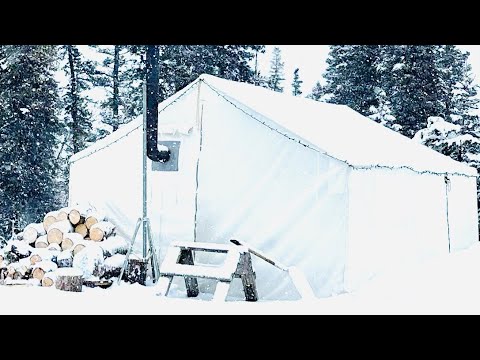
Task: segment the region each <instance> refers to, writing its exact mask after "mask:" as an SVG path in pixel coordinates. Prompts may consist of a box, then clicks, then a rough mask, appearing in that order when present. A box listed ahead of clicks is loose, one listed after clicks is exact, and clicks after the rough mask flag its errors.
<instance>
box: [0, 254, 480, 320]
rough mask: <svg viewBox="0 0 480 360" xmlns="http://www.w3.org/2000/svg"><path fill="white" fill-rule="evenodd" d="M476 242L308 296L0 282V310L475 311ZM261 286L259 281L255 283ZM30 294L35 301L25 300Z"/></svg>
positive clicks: (479, 298)
mask: <svg viewBox="0 0 480 360" xmlns="http://www.w3.org/2000/svg"><path fill="white" fill-rule="evenodd" d="M479 278H480V245H475V246H473V247H471V248H470V249H468V250H465V251H461V252H458V253H454V254H450V255H445V256H441V257H437V258H435V259H431V260H430V261H427V262H424V263H422V264H412V265H411V266H410V267H408V268H404V269H402V270H401V271H395V272H390V273H388V274H387V273H385V274H383V275H382V276H378V277H376V278H374V279H372V280H371V281H370V282H369V283H368V284H367V285H366V286H364V287H363V288H362V290H360V291H358V292H356V293H351V294H343V295H339V296H335V297H330V298H325V299H316V300H313V301H305V300H301V301H259V302H256V303H247V302H245V301H227V302H225V303H220V304H219V303H213V302H211V301H209V296H208V295H207V296H205V295H203V296H201V297H200V299H187V298H186V297H185V295H184V289H181V288H180V287H176V288H172V295H173V297H169V298H160V297H157V296H156V295H155V293H156V291H157V289H156V288H155V287H154V286H151V287H145V286H141V285H138V284H133V285H129V284H126V283H122V284H121V285H120V286H117V285H116V284H114V285H113V286H112V287H111V288H110V289H108V290H104V289H98V288H97V289H91V288H86V287H84V291H83V292H82V293H69V292H63V291H58V290H56V289H53V288H42V287H34V286H32V287H23V286H0V298H1V303H2V306H0V314H480V279H479ZM259 286H261V284H259ZM32 299H35V304H36V306H31V304H32Z"/></svg>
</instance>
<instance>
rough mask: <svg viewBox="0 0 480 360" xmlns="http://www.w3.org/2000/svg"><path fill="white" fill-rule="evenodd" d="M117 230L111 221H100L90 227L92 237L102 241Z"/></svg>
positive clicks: (94, 239)
mask: <svg viewBox="0 0 480 360" xmlns="http://www.w3.org/2000/svg"><path fill="white" fill-rule="evenodd" d="M114 230H115V225H113V224H112V223H111V222H110V221H100V222H98V223H96V224H94V225H92V227H91V228H90V239H92V240H93V241H102V240H103V239H104V238H105V237H107V236H109V235H110V234H112V233H113V231H114Z"/></svg>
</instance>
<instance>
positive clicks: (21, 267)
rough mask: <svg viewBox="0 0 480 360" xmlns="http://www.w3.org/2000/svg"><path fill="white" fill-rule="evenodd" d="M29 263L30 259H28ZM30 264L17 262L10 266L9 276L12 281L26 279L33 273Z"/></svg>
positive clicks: (8, 268) (8, 269)
mask: <svg viewBox="0 0 480 360" xmlns="http://www.w3.org/2000/svg"><path fill="white" fill-rule="evenodd" d="M26 260H27V261H28V259H26ZM29 265H30V264H27V263H25V262H16V263H13V264H10V265H8V267H7V274H8V276H9V277H11V278H12V279H25V278H28V275H29V274H30V272H31V269H30V266H29Z"/></svg>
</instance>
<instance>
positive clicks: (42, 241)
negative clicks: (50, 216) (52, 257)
mask: <svg viewBox="0 0 480 360" xmlns="http://www.w3.org/2000/svg"><path fill="white" fill-rule="evenodd" d="M47 246H48V239H47V235H42V236H40V237H39V238H38V239H37V240H36V241H35V247H36V248H46V247H47Z"/></svg>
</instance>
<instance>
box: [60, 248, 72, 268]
mask: <svg viewBox="0 0 480 360" xmlns="http://www.w3.org/2000/svg"><path fill="white" fill-rule="evenodd" d="M57 265H58V267H59V268H63V267H72V266H73V254H72V252H71V251H70V250H64V251H62V252H61V253H60V254H59V255H58V256H57Z"/></svg>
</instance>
